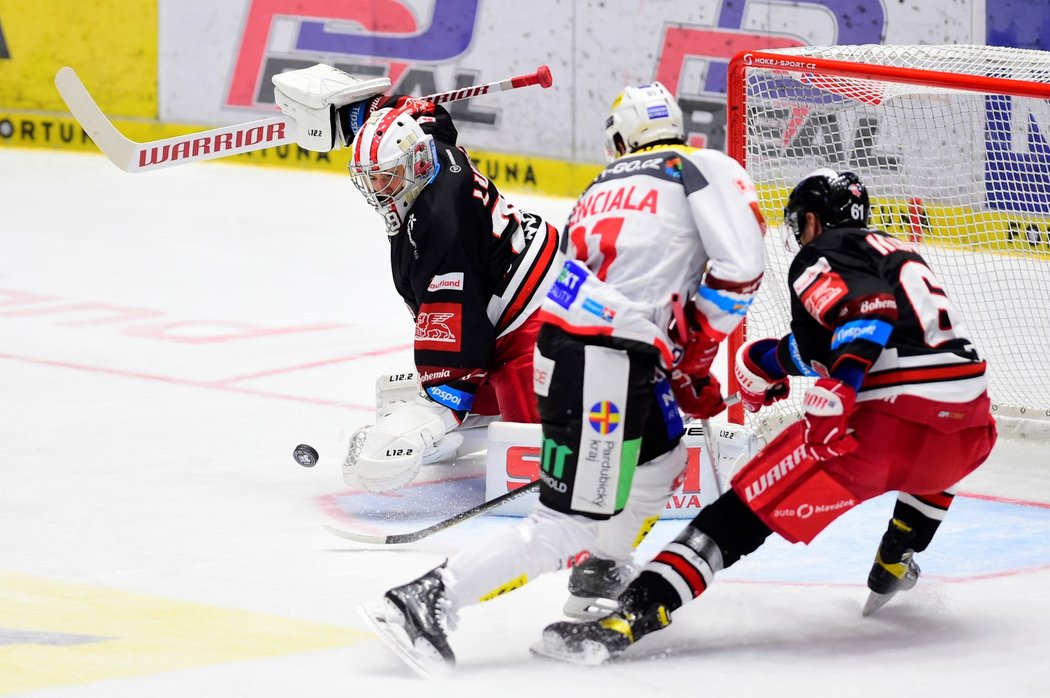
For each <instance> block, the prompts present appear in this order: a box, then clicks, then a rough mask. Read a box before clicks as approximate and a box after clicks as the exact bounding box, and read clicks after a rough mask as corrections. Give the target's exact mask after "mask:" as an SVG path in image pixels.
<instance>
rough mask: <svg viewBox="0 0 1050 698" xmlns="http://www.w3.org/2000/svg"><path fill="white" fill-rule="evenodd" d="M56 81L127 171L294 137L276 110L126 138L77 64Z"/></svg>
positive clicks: (480, 88) (546, 74)
mask: <svg viewBox="0 0 1050 698" xmlns="http://www.w3.org/2000/svg"><path fill="white" fill-rule="evenodd" d="M550 84H551V77H550V70H549V69H547V67H546V66H541V67H540V68H539V69H538V70H537V71H536V72H535V73H530V74H529V75H521V76H518V77H513V78H507V79H506V80H500V81H498V82H490V83H488V84H485V85H477V86H475V87H465V88H463V89H460V90H451V91H449V92H439V93H437V94H433V95H428V96H426V97H424V98H423V99H428V100H430V101H432V102H434V103H435V104H442V103H445V102H454V101H456V100H460V99H468V98H470V97H476V96H477V95H481V94H486V93H488V92H499V91H502V90H513V89H517V88H519V87H528V86H529V85H540V86H541V87H549V86H550ZM55 87H56V88H58V93H59V94H60V95H62V99H63V101H65V103H66V106H67V107H69V111H70V112H71V113H72V114H73V117H74V118H75V119H76V120H77V121H79V122H80V125H81V126H82V127H83V128H84V131H85V132H86V133H87V134H88V135H89V136H90V137H91V140H92V141H94V142H95V145H97V146H98V148H99V150H101V151H102V152H103V153H105V154H106V157H108V158H109V159H110V160H111V161H112V162H113V164H114V165H116V166H117V167H119V168H120V169H122V170H124V171H125V172H148V171H152V170H159V169H162V168H165V167H173V166H175V165H184V164H186V163H187V162H199V161H201V160H214V159H216V158H224V157H226V156H228V155H237V154H239V153H249V152H251V151H253V150H263V149H264V148H272V147H274V146H278V145H287V144H290V143H294V142H295V120H294V119H291V118H288V117H286V116H275V117H271V118H269V119H260V120H258V121H249V122H248V123H244V124H233V125H231V126H223V127H221V128H215V129H210V130H207V131H198V132H196V133H189V134H186V135H185V136H175V137H173V138H163V139H161V140H157V141H147V142H145V143H140V142H138V141H133V140H131V139H130V138H127V137H126V136H125V135H124V134H122V133H121V132H120V131H118V130H117V128H116V127H115V126H114V125H113V122H112V121H110V120H109V118H108V117H107V116H106V115H105V114H104V113H103V112H102V110H101V109H100V108H99V106H98V104H97V103H96V102H95V100H94V98H92V96H91V93H89V92H88V91H87V88H86V87H84V83H83V82H81V80H80V77H79V76H78V75H77V74H76V71H74V70H73V69H72V68H70V67H68V66H67V67H65V68H62V69H61V70H59V71H58V73H57V74H56V75H55Z"/></svg>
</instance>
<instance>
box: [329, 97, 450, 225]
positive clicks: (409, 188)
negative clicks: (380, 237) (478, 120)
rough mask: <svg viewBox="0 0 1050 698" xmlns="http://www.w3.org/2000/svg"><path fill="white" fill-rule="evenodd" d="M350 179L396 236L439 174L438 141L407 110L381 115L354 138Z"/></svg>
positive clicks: (349, 164)
mask: <svg viewBox="0 0 1050 698" xmlns="http://www.w3.org/2000/svg"><path fill="white" fill-rule="evenodd" d="M350 147H351V150H352V155H351V157H350V162H349V163H348V167H349V169H350V179H351V180H352V181H353V183H354V186H355V187H357V189H358V191H360V192H361V193H362V194H363V195H364V197H365V200H366V201H368V203H369V204H370V205H371V206H372V208H374V209H376V210H377V211H379V213H380V214H382V216H383V218H384V219H385V221H386V232H387V235H396V234H397V232H398V230H400V229H401V224H402V223H403V222H404V220H405V216H406V214H407V213H408V210H409V209H410V208H412V204H414V203H415V201H416V199H417V198H418V197H419V193H420V192H421V191H423V187H425V186H426V185H427V184H429V183H430V182H432V181H433V180H434V177H436V176H437V172H438V163H437V147H436V146H435V145H434V138H433V137H432V136H430V135H428V134H426V133H423V129H421V128H420V127H419V124H418V123H416V120H415V119H414V118H412V116H411V114H410V113H408V112H407V111H406V110H403V109H380V110H378V111H376V112H374V113H373V114H372V115H371V116H369V117H368V120H367V121H365V123H364V125H363V126H362V127H361V129H360V130H359V131H358V132H357V135H356V136H354V142H353V144H352V145H351V146H350Z"/></svg>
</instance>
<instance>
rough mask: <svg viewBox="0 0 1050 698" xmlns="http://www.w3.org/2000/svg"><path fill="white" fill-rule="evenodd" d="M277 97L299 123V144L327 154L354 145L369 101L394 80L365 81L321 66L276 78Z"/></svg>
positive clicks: (335, 69) (383, 78)
mask: <svg viewBox="0 0 1050 698" xmlns="http://www.w3.org/2000/svg"><path fill="white" fill-rule="evenodd" d="M273 84H274V88H273V98H274V102H276V103H277V106H278V107H280V108H281V111H282V112H284V114H285V115H286V116H289V117H291V118H292V119H294V120H295V126H296V128H295V142H296V143H298V144H299V145H300V146H302V147H303V148H305V149H306V150H313V151H316V152H321V153H327V152H328V151H330V150H333V149H337V148H342V147H343V146H347V145H350V141H352V140H353V139H354V132H355V129H354V124H355V122H356V124H357V126H358V127H359V126H360V124H361V123H362V122H363V121H364V117H365V115H364V114H363V113H358V114H357V119H355V118H354V116H355V114H354V112H355V110H356V111H358V112H363V111H365V106H366V104H365V102H366V100H368V99H370V98H372V97H375V96H376V95H380V94H383V93H384V92H386V91H387V90H388V89H390V78H387V77H381V78H371V79H369V80H362V79H360V78H355V77H354V76H352V75H347V74H346V73H344V72H343V71H341V70H339V69H338V68H333V67H332V66H330V65H325V64H323V63H318V64H317V65H313V66H310V67H309V68H302V69H301V70H290V71H288V72H286V73H280V74H279V75H274V76H273Z"/></svg>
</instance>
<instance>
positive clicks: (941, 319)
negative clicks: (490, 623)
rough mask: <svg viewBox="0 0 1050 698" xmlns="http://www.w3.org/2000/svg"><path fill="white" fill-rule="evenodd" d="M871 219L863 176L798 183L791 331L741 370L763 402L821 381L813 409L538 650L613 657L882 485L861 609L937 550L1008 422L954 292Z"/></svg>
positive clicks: (551, 629) (877, 602) (746, 349)
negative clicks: (602, 602) (954, 507)
mask: <svg viewBox="0 0 1050 698" xmlns="http://www.w3.org/2000/svg"><path fill="white" fill-rule="evenodd" d="M868 213H869V202H868V193H867V191H866V189H865V187H864V185H863V183H861V181H860V180H859V179H858V178H857V177H856V175H854V174H853V173H850V172H845V173H842V174H838V173H836V172H834V171H832V170H828V169H824V170H818V171H817V172H815V173H813V174H812V175H810V176H808V177H806V178H805V179H803V180H802V181H801V182H800V183H799V184H798V186H796V187H795V189H794V190H793V191H792V193H791V195H790V197H789V199H788V203H787V207H786V208H785V215H784V219H785V224H786V226H787V227H788V228H789V229H790V230H791V231H792V232H793V234H794V236H795V238H796V240H797V242H798V243H799V245H800V247H801V249H800V251H799V252H798V254H797V256H796V257H795V259H794V260H793V261H792V264H791V267H790V269H789V272H788V285H789V287H790V293H791V333H790V334H788V335H787V336H785V337H783V338H781V339H759V340H757V341H752V342H749V343H747V344H745V345H744V346H743V347H741V348H740V350H739V352H738V360H737V362H736V368H735V373H736V376H737V378H738V379H739V382H740V385H741V396H742V398H743V402H744V405H745V407H747V408H748V409H749V410H751V411H757V410H758V409H759V408H760V407H761V406H763V405H768V404H771V403H772V402H775V401H776V400H779V399H782V398H784V397H786V396H787V394H788V375H789V374H790V375H807V376H814V377H816V379H817V380H816V382H815V384H814V385H813V386H812V387H811V388H809V389H808V390H807V392H806V394H805V396H804V400H803V408H804V412H805V414H804V417H803V418H802V419H800V420H799V421H798V422H796V423H795V424H793V425H792V426H790V427H789V428H788V429H787V430H786V431H785V432H783V433H782V434H781V435H780V436H778V437H777V438H776V439H774V440H773V441H772V442H771V443H770V444H769V445H768V446H767V447H766V448H764V449H763V450H762V451H761V452H760V453H759V454H758V455H757V456H756V457H755V458H754V459H752V461H751V462H749V463H748V464H747V465H746V466H744V468H743V469H742V470H741V471H740V472H739V473H738V474H737V475H736V476H735V477H734V478H733V481H732V487H731V489H730V491H728V492H726V494H725V495H723V496H722V497H720V498H719V499H718V500H717V501H715V503H713V504H712V505H710V506H708V507H705V508H704V509H703V510H702V511H701V512H700V514H699V515H698V516H697V517H696V518H695V519H694V520H693V521H692V522H691V523H690V524H689V525H688V526H687V527H686V528H685V530H684V531H682V533H680V534H679V535H678V537H677V538H675V540H674V541H673V542H672V543H670V544H669V545H668V546H666V547H665V548H664V550H663V551H662V552H660V553H659V554H658V555H657V556H656V557H655V558H654V559H653V560H652V561H650V562H649V563H648V564H647V565H646V566H645V568H644V569H643V571H642V573H641V574H640V575H639V576H638V577H637V578H636V579H635V580H634V581H633V582H632V583H631V584H630V585H629V587H628V588H627V590H626V591H625V592H624V594H623V595H622V596H621V597H620V608H619V610H618V611H617V612H616V613H614V614H612V615H609V616H607V617H605V618H603V619H600V620H597V621H589V622H585V623H580V624H572V623H555V624H553V625H551V626H548V627H547V629H546V630H545V631H544V634H543V639H542V640H541V641H540V642H539V643H538V644H537V645H536V646H535V647H534V648H533V649H534V651H536V652H537V653H540V654H543V655H546V656H550V657H554V658H559V659H565V660H568V661H578V662H583V663H600V662H602V661H604V660H605V659H607V658H609V657H611V656H616V655H618V654H620V653H621V652H623V651H624V650H625V649H626V648H627V647H629V646H630V645H631V644H633V643H635V642H637V641H638V639H640V638H641V637H642V636H644V635H646V634H648V633H651V632H653V631H656V630H660V629H661V628H664V627H666V626H667V625H669V624H670V622H671V612H672V611H674V610H675V609H677V608H679V607H680V606H682V605H684V604H685V603H687V602H689V601H691V600H692V599H693V598H695V597H696V596H699V595H700V594H701V593H703V591H704V590H705V589H706V588H707V586H708V585H709V584H710V583H711V582H712V581H713V579H714V576H715V574H716V573H717V572H718V571H719V570H721V569H724V568H726V567H729V566H730V565H732V564H733V563H735V562H736V561H737V560H739V559H740V558H741V557H743V556H744V555H747V554H749V553H751V552H753V551H754V550H756V549H757V548H758V547H759V546H760V545H762V543H763V542H765V540H766V538H767V537H768V536H769V535H770V534H771V533H773V532H776V533H778V534H780V535H781V536H782V537H784V538H785V539H787V540H789V541H791V542H804V543H808V542H809V541H811V540H812V539H813V538H814V537H815V536H816V535H817V534H818V533H820V531H822V530H823V529H824V528H825V527H826V526H828V524H830V523H831V522H832V521H834V520H835V519H836V518H837V517H838V516H840V515H841V514H843V513H844V512H846V511H848V510H849V509H851V508H852V507H854V506H856V505H857V504H859V503H860V502H862V501H865V500H867V499H870V498H872V497H875V496H878V495H880V494H883V493H884V492H890V491H897V492H899V496H898V499H897V503H896V506H895V508H894V512H893V518H892V519H891V520H890V522H889V526H888V529H887V531H886V534H885V535H884V536H883V539H882V542H881V544H880V545H879V548H878V551H877V553H876V557H875V562H874V564H873V566H872V568H871V572H870V574H869V577H868V587H869V589H870V590H871V593H870V595H869V598H868V601H867V603H866V604H865V606H864V609H863V613H864V615H868V614H869V613H871V612H873V611H874V610H876V609H877V608H879V607H880V606H881V605H882V604H884V603H885V602H886V601H887V600H889V598H890V597H891V596H893V594H895V593H896V592H898V591H903V590H907V589H910V588H911V587H912V586H914V584H915V582H916V581H917V579H918V576H919V567H918V566H917V565H916V563H915V561H914V560H913V559H912V556H913V554H914V553H916V552H921V551H923V550H925V549H926V547H927V546H928V545H929V544H930V542H931V540H932V538H933V536H934V534H935V532H936V531H937V527H938V526H939V524H940V522H941V521H942V520H943V518H944V516H945V514H946V512H947V510H948V507H949V505H950V504H951V501H952V497H953V494H952V492H953V490H952V488H953V486H954V485H955V484H956V483H957V482H958V481H959V480H960V479H962V478H963V477H964V476H965V475H967V474H968V473H970V472H971V471H972V470H974V469H975V468H977V467H978V466H979V465H980V464H981V463H982V462H984V460H985V459H986V458H987V456H988V454H989V452H990V451H991V449H992V446H993V445H994V443H995V438H996V433H995V423H994V420H993V419H992V415H991V404H990V401H989V399H988V395H987V392H986V388H987V381H986V378H985V368H986V367H985V362H984V361H982V360H981V359H980V357H979V355H978V353H977V350H976V349H975V347H974V346H973V344H972V343H971V341H970V340H969V339H968V338H967V337H966V334H965V329H964V327H963V326H962V325H961V321H960V318H959V317H958V315H957V313H956V311H955V310H954V308H953V306H952V304H951V301H950V300H949V298H948V295H947V293H946V291H945V289H944V286H943V285H942V284H941V283H940V282H939V281H938V280H937V277H936V276H935V274H934V273H933V271H931V270H930V267H929V266H928V265H927V264H926V262H925V261H924V260H923V258H922V256H920V254H919V253H918V252H917V251H916V250H915V248H914V247H913V246H912V245H910V244H908V243H905V242H902V241H901V240H898V239H897V238H894V237H892V236H890V235H888V234H886V233H883V232H881V231H878V230H872V229H869V228H868V227H867V223H868Z"/></svg>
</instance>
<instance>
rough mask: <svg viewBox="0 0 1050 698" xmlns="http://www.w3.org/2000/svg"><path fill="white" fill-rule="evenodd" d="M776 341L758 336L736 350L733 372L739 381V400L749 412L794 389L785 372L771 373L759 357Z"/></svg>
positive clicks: (756, 410) (783, 396)
mask: <svg viewBox="0 0 1050 698" xmlns="http://www.w3.org/2000/svg"><path fill="white" fill-rule="evenodd" d="M777 341H778V340H776V339H772V338H770V339H759V340H756V341H754V342H748V343H747V344H744V345H743V346H741V347H740V349H738V350H737V352H736V361H734V362H733V375H734V376H735V377H736V381H737V383H738V384H739V385H740V402H741V404H743V406H744V409H745V410H747V411H748V412H758V411H759V410H760V409H762V408H763V407H769V406H770V405H772V404H773V403H774V402H776V401H778V400H783V399H784V398H786V397H787V396H788V395H789V394H790V393H791V385H790V384H789V383H788V377H787V374H786V373H785V374H784V375H782V376H779V377H777V376H773V375H770V372H769V371H767V370H766V369H765V368H763V367H762V364H761V363H760V362H759V361H758V357H760V356H762V355H763V354H766V353H767V352H769V351H770V350H771V349H773V348H774V347H776V345H777Z"/></svg>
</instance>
